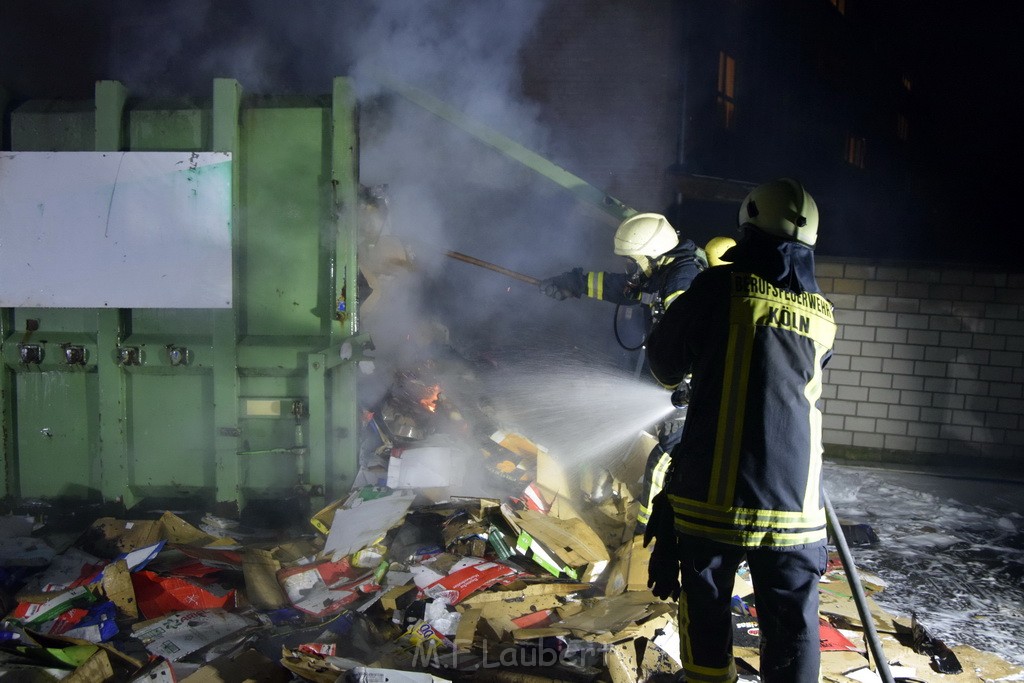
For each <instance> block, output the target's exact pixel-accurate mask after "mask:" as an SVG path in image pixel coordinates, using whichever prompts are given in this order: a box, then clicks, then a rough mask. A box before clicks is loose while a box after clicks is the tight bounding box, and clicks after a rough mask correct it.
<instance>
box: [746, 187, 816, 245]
mask: <svg viewBox="0 0 1024 683" xmlns="http://www.w3.org/2000/svg"><path fill="white" fill-rule="evenodd" d="M739 224H740V227H741V228H742V227H743V226H746V225H752V226H754V227H755V228H757V229H759V230H761V231H762V232H764V233H766V234H768V235H772V236H774V237H780V238H782V239H784V240H791V241H796V242H800V243H802V244H806V245H807V246H809V247H813V246H814V243H815V242H816V241H817V239H818V205H817V204H815V203H814V199H813V198H812V197H811V195H810V194H808V193H807V190H805V189H804V186H803V185H801V184H800V183H798V182H797V181H795V180H793V179H791V178H780V179H779V180H773V181H771V182H768V183H764V184H763V185H758V186H757V187H755V188H754V189H753V190H751V191H750V194H748V195H747V197H746V199H744V200H743V203H742V204H740V214H739Z"/></svg>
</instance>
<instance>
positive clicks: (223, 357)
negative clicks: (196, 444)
mask: <svg viewBox="0 0 1024 683" xmlns="http://www.w3.org/2000/svg"><path fill="white" fill-rule="evenodd" d="M241 106H242V87H241V85H240V84H239V83H238V81H236V80H234V79H230V78H216V79H214V81H213V140H212V142H213V150H212V151H214V152H230V153H231V254H232V276H231V283H232V295H231V300H232V306H231V308H226V309H217V310H215V311H214V312H213V357H214V361H213V403H214V408H213V417H214V429H215V433H214V435H213V442H214V444H215V445H214V462H215V465H214V479H215V488H216V492H215V496H216V501H217V503H218V504H232V503H233V504H234V505H235V506H237V510H236V511H241V509H242V508H243V507H244V505H245V501H244V500H242V492H241V490H240V487H239V462H238V451H239V448H240V446H239V444H240V443H241V439H240V436H241V435H240V432H239V427H238V425H239V390H240V387H239V378H238V313H237V309H238V300H239V296H240V294H239V293H240V291H241V287H240V285H239V282H238V276H239V272H240V268H239V258H240V257H239V254H240V253H241V238H240V230H239V225H238V222H239V215H240V212H239V210H238V207H239V197H240V192H239V164H238V153H239V148H240V142H239V141H240V131H239V125H238V116H239V111H240V109H241Z"/></svg>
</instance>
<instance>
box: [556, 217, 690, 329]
mask: <svg viewBox="0 0 1024 683" xmlns="http://www.w3.org/2000/svg"><path fill="white" fill-rule="evenodd" d="M614 251H615V253H616V254H617V255H619V256H624V257H625V258H626V269H625V272H624V273H607V272H601V271H591V272H586V271H584V270H583V269H582V268H573V269H572V270H569V271H566V272H564V273H562V274H561V275H556V276H554V277H550V278H547V279H546V280H541V282H540V284H539V286H540V291H541V292H543V293H544V294H546V295H547V296H550V297H552V298H554V299H558V300H562V299H568V298H570V297H572V298H575V299H579V298H580V297H582V296H587V297H589V298H592V299H601V300H603V301H610V302H612V303H615V304H620V305H624V306H634V305H639V304H643V306H644V311H645V317H646V320H647V322H648V323H650V322H652V321H653V320H656V319H657V318H658V317H659V316H660V315H661V314H662V313H663V312H664V310H665V309H666V308H668V306H669V304H671V303H672V301H673V300H675V298H676V297H677V296H679V294H681V293H682V292H683V291H684V290H685V289H686V288H687V287H689V286H690V282H692V281H693V278H694V277H696V275H697V273H699V272H700V271H702V270H704V269H705V268H707V267H708V263H707V259H706V258H705V256H704V250H703V249H700V248H699V247H697V245H696V244H694V242H693V240H689V239H685V240H680V239H679V235H678V234H677V233H676V230H675V228H673V227H672V224H671V223H669V222H668V219H667V218H665V217H664V216H662V215H661V214H658V213H638V214H635V215H633V216H631V217H629V218H627V219H626V220H624V221H622V223H621V224H620V225H619V227H618V229H617V230H616V231H615V238H614Z"/></svg>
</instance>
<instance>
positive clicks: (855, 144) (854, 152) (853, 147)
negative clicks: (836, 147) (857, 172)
mask: <svg viewBox="0 0 1024 683" xmlns="http://www.w3.org/2000/svg"><path fill="white" fill-rule="evenodd" d="M865 145H866V140H865V139H864V138H859V137H857V136H855V135H847V136H846V163H848V164H850V165H851V166H856V167H857V168H864V147H865Z"/></svg>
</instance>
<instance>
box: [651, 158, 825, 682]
mask: <svg viewBox="0 0 1024 683" xmlns="http://www.w3.org/2000/svg"><path fill="white" fill-rule="evenodd" d="M739 224H740V228H741V231H742V237H741V238H740V241H739V243H738V244H737V245H736V246H735V247H733V248H731V249H730V250H729V251H728V252H726V253H725V254H724V257H725V259H726V260H727V261H730V262H731V263H726V264H724V265H722V266H720V267H718V268H712V269H710V270H708V271H707V272H704V273H702V274H701V275H699V276H698V277H697V278H696V279H695V280H694V282H693V284H692V286H691V287H690V288H689V289H688V290H687V291H686V293H684V294H682V295H680V296H679V298H678V299H677V300H676V301H675V302H674V303H673V305H672V308H671V309H669V310H668V311H667V312H666V314H665V316H664V318H662V320H661V321H660V322H659V323H658V325H657V326H656V327H655V328H654V330H653V331H652V333H651V335H650V339H649V340H648V346H647V351H648V360H649V362H650V367H651V372H652V374H653V375H654V377H655V379H657V380H658V381H659V382H661V383H662V384H663V385H665V386H667V387H670V388H671V387H676V386H677V385H679V384H680V383H681V382H682V381H683V380H684V378H685V377H686V376H687V375H688V374H690V373H692V376H691V383H690V391H691V395H690V401H689V407H688V415H687V420H686V424H685V425H684V427H683V435H682V439H681V441H680V442H679V444H678V445H677V446H676V447H675V448H674V449H673V452H672V458H673V463H672V471H671V472H670V473H669V475H668V477H667V478H666V481H665V487H664V490H663V491H662V492H661V493H660V494H659V495H658V497H657V498H655V500H654V505H653V511H652V513H651V520H650V523H649V524H648V529H647V534H646V535H645V537H644V540H645V543H650V541H651V540H654V542H655V545H654V548H653V551H652V557H651V561H650V564H649V575H648V583H649V585H650V586H651V588H652V590H653V591H654V594H655V595H657V596H658V597H660V598H662V599H668V598H677V599H678V601H679V621H680V628H679V630H680V655H681V658H682V662H683V670H684V673H685V675H686V679H687V680H699V681H706V682H709V683H711V682H716V681H722V682H729V681H735V680H737V674H736V667H735V661H734V659H733V656H732V630H733V625H732V618H731V614H730V602H731V597H732V585H733V578H734V577H735V574H736V570H737V568H738V566H739V565H740V563H741V561H742V560H743V559H744V558H746V560H747V564H748V566H749V569H750V575H751V579H752V581H753V585H754V599H755V604H756V606H757V617H758V622H759V628H760V634H761V636H760V637H761V658H760V674H761V680H762V681H765V682H766V683H776V682H779V681H786V682H787V683H804V682H808V681H817V680H819V669H820V653H819V626H818V624H819V622H818V580H819V578H820V576H821V574H822V572H823V571H824V569H825V562H826V559H827V555H826V549H825V539H826V531H825V509H824V500H823V496H822V478H821V451H822V447H821V412H820V411H819V409H818V408H817V406H816V402H817V400H818V399H819V397H820V395H821V382H822V369H823V367H824V365H825V363H826V362H827V361H828V359H829V357H830V356H831V353H832V345H833V342H834V340H835V335H836V324H835V321H834V314H833V307H832V304H831V303H830V302H829V301H828V300H827V299H826V298H825V297H824V296H822V294H821V291H820V289H819V288H818V284H817V281H816V280H815V274H814V244H815V241H816V238H817V231H818V209H817V206H816V204H815V202H814V200H813V199H812V198H811V196H810V194H808V193H807V191H806V190H805V189H804V187H803V186H802V185H801V184H800V183H799V182H797V181H795V180H792V179H789V178H783V179H779V180H775V181H772V182H769V183H765V184H763V185H760V186H758V187H756V188H754V189H753V190H752V191H751V192H750V193H749V194H748V195H747V197H746V198H745V199H744V200H743V203H742V204H741V206H740V209H739Z"/></svg>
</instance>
